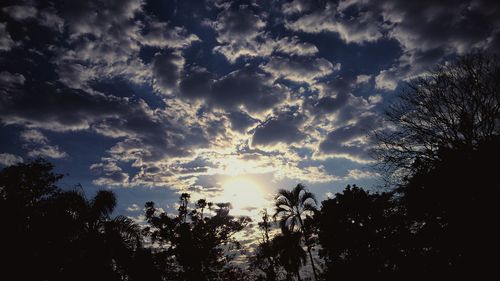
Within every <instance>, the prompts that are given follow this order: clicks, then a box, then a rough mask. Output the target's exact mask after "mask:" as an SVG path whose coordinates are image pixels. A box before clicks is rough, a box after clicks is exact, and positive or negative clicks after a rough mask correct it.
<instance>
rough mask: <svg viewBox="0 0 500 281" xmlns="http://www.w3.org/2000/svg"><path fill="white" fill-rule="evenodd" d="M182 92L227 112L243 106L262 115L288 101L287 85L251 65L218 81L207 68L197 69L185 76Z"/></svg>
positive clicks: (188, 96)
mask: <svg viewBox="0 0 500 281" xmlns="http://www.w3.org/2000/svg"><path fill="white" fill-rule="evenodd" d="M180 89H181V93H182V96H183V97H185V98H188V99H195V100H196V99H201V100H204V101H205V102H206V103H207V104H208V105H211V106H214V107H217V108H220V109H224V110H227V111H238V110H240V109H241V108H240V107H243V108H244V109H245V110H246V111H248V112H261V111H264V110H267V109H269V108H272V107H273V106H274V105H276V104H278V103H279V102H281V101H282V100H284V99H285V88H284V86H281V85H278V84H274V83H273V79H272V77H271V76H270V75H269V74H267V73H263V72H262V71H259V69H258V68H256V67H254V66H251V65H247V66H245V67H243V68H240V69H238V70H235V71H233V72H231V73H229V74H227V75H225V76H222V77H220V78H219V79H214V76H213V75H212V74H211V73H209V72H208V71H206V70H205V69H202V68H195V69H193V70H192V71H191V72H190V73H188V74H186V75H185V76H184V77H183V79H182V81H181V83H180Z"/></svg>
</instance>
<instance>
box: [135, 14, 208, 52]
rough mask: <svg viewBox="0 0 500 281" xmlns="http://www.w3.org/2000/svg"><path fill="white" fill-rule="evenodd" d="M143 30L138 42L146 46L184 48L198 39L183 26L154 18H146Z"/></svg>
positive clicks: (198, 39)
mask: <svg viewBox="0 0 500 281" xmlns="http://www.w3.org/2000/svg"><path fill="white" fill-rule="evenodd" d="M143 30H147V32H146V33H145V34H144V35H142V38H141V40H140V42H141V43H142V44H144V45H146V46H152V47H158V48H171V49H184V48H186V47H188V46H190V45H191V44H193V43H194V42H197V41H200V38H199V37H198V36H196V35H195V34H189V33H188V32H187V30H186V29H185V28H183V27H180V26H175V27H172V26H170V25H169V24H168V23H166V22H159V21H156V20H154V19H148V21H146V26H145V27H143Z"/></svg>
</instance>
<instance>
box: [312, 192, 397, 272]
mask: <svg viewBox="0 0 500 281" xmlns="http://www.w3.org/2000/svg"><path fill="white" fill-rule="evenodd" d="M396 212H397V209H396V205H395V202H393V198H392V194H391V193H369V192H367V191H365V190H363V189H362V188H359V187H357V186H356V185H353V186H352V187H351V186H347V188H346V189H344V191H343V192H342V193H337V194H336V195H335V197H334V198H331V199H327V200H325V201H323V202H322V206H321V209H320V211H319V212H318V213H317V214H316V216H315V219H316V221H317V227H318V238H319V244H320V245H321V249H320V251H319V254H320V256H321V257H323V259H324V260H325V265H326V271H325V279H326V280H336V279H338V280H344V279H362V278H383V277H388V276H393V275H392V274H393V273H394V271H395V265H396V264H397V263H398V260H399V259H401V254H400V250H401V247H400V246H401V245H400V243H399V239H400V237H399V236H398V233H399V229H398V226H400V225H401V224H400V223H399V220H398V219H400V218H399V217H398V216H397V215H395V213H396Z"/></svg>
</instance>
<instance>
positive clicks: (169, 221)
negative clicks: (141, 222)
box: [146, 193, 250, 281]
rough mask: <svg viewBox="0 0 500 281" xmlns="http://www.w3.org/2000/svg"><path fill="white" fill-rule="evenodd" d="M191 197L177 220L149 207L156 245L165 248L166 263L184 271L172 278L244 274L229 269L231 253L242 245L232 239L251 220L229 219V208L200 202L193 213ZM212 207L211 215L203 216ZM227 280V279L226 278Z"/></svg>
mask: <svg viewBox="0 0 500 281" xmlns="http://www.w3.org/2000/svg"><path fill="white" fill-rule="evenodd" d="M189 198H190V196H189V194H185V193H184V194H182V195H181V197H180V207H179V213H178V215H177V216H173V217H171V216H168V215H167V214H166V213H164V212H158V210H157V209H156V208H155V205H154V203H153V202H148V203H146V219H147V222H148V224H149V228H148V229H147V230H148V232H149V235H150V236H151V238H152V240H153V241H154V242H157V243H160V245H161V246H162V248H161V249H162V251H163V254H164V255H165V257H166V258H165V260H166V261H168V262H176V263H177V264H178V265H179V266H180V267H181V268H182V271H181V272H179V271H176V270H175V269H173V272H171V274H172V275H177V276H178V278H179V279H180V280H193V281H198V280H220V278H226V277H227V278H230V277H229V276H233V277H234V276H240V277H238V278H241V274H242V273H241V272H240V271H239V270H238V268H236V267H232V266H231V265H230V263H229V262H230V261H231V260H232V258H233V256H231V255H230V254H228V252H229V251H231V250H238V249H239V246H240V245H239V243H238V242H237V241H236V240H235V239H234V237H233V235H234V234H236V233H237V232H239V231H241V230H242V229H243V228H244V227H245V226H246V225H247V224H248V223H249V222H250V219H249V218H248V217H239V218H236V217H233V216H231V215H229V211H230V204H216V208H215V209H212V206H213V204H211V203H207V202H206V201H205V200H199V201H198V202H197V204H195V206H194V209H191V210H190V204H189ZM207 206H208V207H209V212H208V214H207V213H205V212H204V210H205V208H206V207H207ZM223 276H226V277H223Z"/></svg>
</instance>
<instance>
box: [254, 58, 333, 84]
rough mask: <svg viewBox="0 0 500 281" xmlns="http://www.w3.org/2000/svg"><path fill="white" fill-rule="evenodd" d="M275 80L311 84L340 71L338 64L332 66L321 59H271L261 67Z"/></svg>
mask: <svg viewBox="0 0 500 281" xmlns="http://www.w3.org/2000/svg"><path fill="white" fill-rule="evenodd" d="M261 68H262V69H263V70H264V71H266V72H268V73H271V74H272V75H273V76H274V77H275V79H277V78H284V79H287V80H290V81H293V82H299V83H300V82H303V83H309V84H313V83H314V81H315V80H316V79H318V78H321V77H324V76H326V75H328V74H331V73H332V72H333V71H334V70H340V64H338V63H337V64H335V65H333V64H332V63H331V62H329V61H328V60H326V59H323V58H315V59H311V58H284V57H272V58H271V59H270V60H269V62H267V63H266V64H264V65H263V66H262V67H261Z"/></svg>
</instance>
